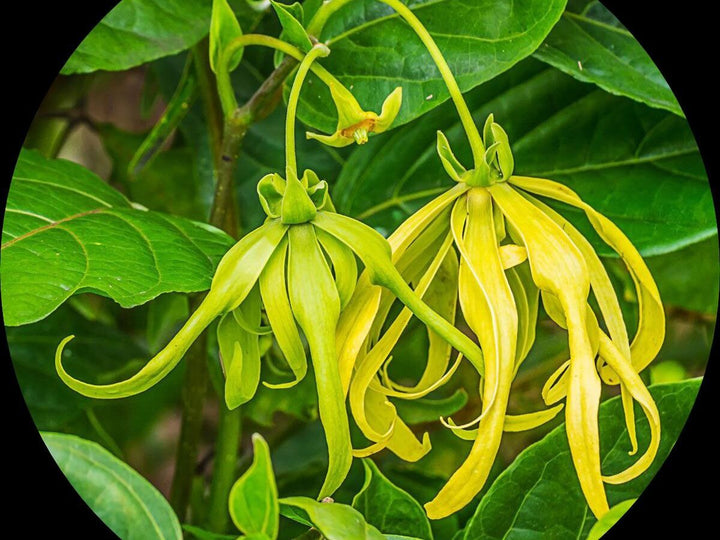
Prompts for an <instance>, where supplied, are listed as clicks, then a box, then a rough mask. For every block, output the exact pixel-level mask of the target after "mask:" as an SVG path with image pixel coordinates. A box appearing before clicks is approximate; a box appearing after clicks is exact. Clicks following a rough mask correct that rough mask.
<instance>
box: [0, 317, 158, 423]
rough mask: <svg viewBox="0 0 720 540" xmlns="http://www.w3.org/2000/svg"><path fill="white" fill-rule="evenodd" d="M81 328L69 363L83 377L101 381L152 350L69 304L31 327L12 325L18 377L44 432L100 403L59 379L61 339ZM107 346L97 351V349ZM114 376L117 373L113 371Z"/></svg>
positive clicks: (11, 344) (10, 338)
mask: <svg viewBox="0 0 720 540" xmlns="http://www.w3.org/2000/svg"><path fill="white" fill-rule="evenodd" d="M72 332H77V333H78V337H77V339H76V342H75V343H74V345H76V347H74V348H73V354H72V356H71V357H69V358H68V359H67V363H68V365H69V366H70V368H71V369H72V371H73V373H78V374H79V376H81V377H82V378H83V379H88V380H96V378H97V377H102V376H103V375H106V374H108V373H112V372H113V371H115V372H116V371H117V370H119V369H120V370H122V369H124V368H125V367H126V366H127V367H129V369H131V370H133V369H135V368H136V366H134V365H132V366H130V365H128V362H129V360H131V359H144V357H145V356H146V355H147V352H146V351H145V350H143V349H142V348H140V347H138V346H137V345H136V344H135V343H134V342H133V341H132V340H130V339H128V336H127V334H124V333H122V332H119V331H118V330H116V329H114V328H111V327H108V326H106V325H104V324H100V323H97V322H91V321H88V320H86V319H84V318H83V317H81V316H80V315H78V314H77V312H76V311H75V310H73V309H71V308H69V307H63V308H61V309H60V310H58V311H57V312H56V313H54V314H53V315H52V316H50V317H48V318H47V319H45V320H43V321H41V322H39V323H36V324H32V325H28V326H23V327H19V328H7V332H6V334H7V341H8V346H9V348H10V356H11V358H12V362H13V367H14V368H15V375H16V376H17V379H18V383H19V384H20V389H21V390H22V393H23V398H24V399H25V403H26V404H27V406H28V409H29V410H30V414H31V415H32V417H33V420H34V421H35V424H36V425H37V427H38V429H40V430H53V431H56V430H61V429H63V428H64V426H66V425H67V424H68V423H69V422H71V421H74V420H77V419H78V418H80V417H82V415H83V414H84V412H85V411H86V410H88V409H90V408H92V407H93V406H94V405H95V404H96V402H95V401H93V400H91V399H89V398H86V397H84V396H82V395H80V394H78V393H77V392H74V391H73V390H71V389H70V388H68V386H66V385H65V384H64V383H63V382H62V381H61V380H60V378H59V377H58V375H57V372H56V371H55V364H54V361H53V358H54V355H55V349H56V347H57V344H58V343H59V342H60V340H61V339H62V338H64V337H65V336H67V335H68V334H71V333H72ZM101 345H102V347H103V353H102V355H98V354H97V352H98V347H99V346H101ZM111 376H112V375H111Z"/></svg>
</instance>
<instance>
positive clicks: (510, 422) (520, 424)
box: [450, 403, 565, 441]
mask: <svg viewBox="0 0 720 540" xmlns="http://www.w3.org/2000/svg"><path fill="white" fill-rule="evenodd" d="M564 406H565V405H564V404H562V403H560V404H559V405H555V406H554V407H550V408H549V409H544V410H542V411H536V412H532V413H525V414H506V415H505V425H504V427H503V431H505V432H506V433H517V432H520V431H530V430H531V429H535V428H538V427H540V426H542V425H544V424H547V423H548V422H549V421H550V420H552V419H553V418H555V417H556V416H557V415H558V414H559V413H560V411H562V410H563V407H564ZM450 424H451V425H450V428H451V429H452V432H453V435H455V436H457V437H459V438H460V439H464V440H466V441H474V440H475V439H476V438H477V434H478V430H477V429H457V426H455V425H454V424H453V422H452V420H451V421H450Z"/></svg>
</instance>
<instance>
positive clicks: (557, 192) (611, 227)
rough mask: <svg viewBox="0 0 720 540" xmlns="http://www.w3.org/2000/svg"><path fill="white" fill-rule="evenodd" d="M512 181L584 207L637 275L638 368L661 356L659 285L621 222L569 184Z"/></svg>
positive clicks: (634, 344) (662, 329) (635, 356)
mask: <svg viewBox="0 0 720 540" xmlns="http://www.w3.org/2000/svg"><path fill="white" fill-rule="evenodd" d="M510 182H511V183H513V184H515V185H517V186H518V187H521V188H523V189H525V190H527V191H531V192H533V193H536V194H538V195H542V196H545V197H549V198H552V199H555V200H557V201H561V202H564V203H566V204H569V205H571V206H574V207H576V208H579V209H581V210H583V211H584V212H585V214H586V215H587V217H588V220H589V221H590V224H591V225H592V226H593V228H594V229H595V231H597V233H598V235H600V237H601V238H602V239H603V240H604V241H605V242H606V243H607V244H608V245H609V246H610V247H611V248H613V250H615V252H616V253H617V254H618V255H619V256H620V257H621V258H622V260H623V262H624V263H625V265H626V266H627V268H628V270H629V271H630V275H631V276H632V278H633V282H634V283H635V289H636V291H637V296H638V304H639V321H638V328H637V332H636V333H635V337H634V339H633V341H632V343H631V345H630V351H631V358H632V363H633V365H634V366H635V370H636V371H642V370H643V369H644V368H645V367H646V366H647V365H648V364H649V363H650V362H651V361H652V360H653V359H654V358H655V356H657V353H658V351H659V350H660V347H661V345H662V342H663V340H664V338H665V312H664V310H663V306H662V302H661V300H660V293H659V292H658V289H657V285H656V284H655V281H654V280H653V278H652V275H651V274H650V271H649V270H648V268H647V265H646V264H645V261H643V259H642V257H641V256H640V254H639V253H638V251H637V249H635V246H633V245H632V243H631V242H630V240H628V238H627V236H625V235H624V234H623V232H622V231H621V230H620V229H619V228H618V227H617V225H615V224H614V223H613V222H612V221H610V220H609V219H608V218H606V217H605V216H603V215H602V214H601V213H599V212H597V211H596V210H594V209H593V208H592V207H591V206H590V205H588V204H587V203H585V202H584V201H583V200H582V199H580V197H579V196H578V195H577V194H576V193H575V192H574V191H572V190H571V189H569V188H567V187H566V186H563V185H562V184H559V183H557V182H553V181H551V180H546V179H543V178H528V177H524V176H523V177H517V176H513V177H512V178H511V179H510ZM611 337H612V335H611ZM621 351H622V349H621ZM603 378H605V377H603Z"/></svg>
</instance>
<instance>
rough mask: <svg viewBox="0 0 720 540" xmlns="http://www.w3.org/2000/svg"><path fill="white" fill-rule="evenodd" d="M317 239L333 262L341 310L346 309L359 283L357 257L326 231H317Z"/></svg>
mask: <svg viewBox="0 0 720 540" xmlns="http://www.w3.org/2000/svg"><path fill="white" fill-rule="evenodd" d="M317 237H318V240H319V241H320V245H322V247H323V249H324V250H325V252H326V253H327V254H328V256H329V257H330V261H331V262H332V266H333V274H334V276H335V285H336V286H337V290H338V294H339V295H340V309H341V310H342V309H345V306H347V305H348V302H350V298H351V297H352V294H353V291H354V290H355V284H356V283H357V262H356V261H355V255H354V254H353V252H352V250H351V249H350V248H348V247H347V246H346V245H345V244H343V243H342V242H340V241H339V240H337V239H336V238H335V237H334V236H332V235H329V234H327V233H326V232H324V231H317Z"/></svg>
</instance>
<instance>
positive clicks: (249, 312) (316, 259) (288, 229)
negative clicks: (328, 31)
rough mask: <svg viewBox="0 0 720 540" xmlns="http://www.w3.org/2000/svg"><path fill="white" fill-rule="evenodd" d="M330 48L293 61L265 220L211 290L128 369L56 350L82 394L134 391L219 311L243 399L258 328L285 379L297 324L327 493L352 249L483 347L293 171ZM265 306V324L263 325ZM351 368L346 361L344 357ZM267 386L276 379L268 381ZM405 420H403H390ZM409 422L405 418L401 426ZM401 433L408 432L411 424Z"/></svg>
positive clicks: (295, 348)
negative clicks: (325, 454)
mask: <svg viewBox="0 0 720 540" xmlns="http://www.w3.org/2000/svg"><path fill="white" fill-rule="evenodd" d="M328 53H329V51H328V49H327V48H326V47H325V46H323V45H316V46H315V47H314V48H313V49H312V50H311V51H310V52H309V53H308V55H307V56H306V57H305V59H304V60H303V61H302V63H301V64H300V67H299V68H298V72H297V75H296V77H295V81H294V83H293V87H292V89H291V92H290V97H289V101H288V111H287V125H286V137H287V142H286V152H287V159H286V162H287V163H286V171H285V177H282V176H281V175H279V174H275V173H273V174H269V175H267V176H265V177H264V178H263V179H261V180H260V182H259V183H258V189H257V191H258V195H259V197H260V202H261V204H262V207H263V209H264V210H265V213H266V215H267V219H266V220H265V223H264V224H263V225H262V226H261V227H259V228H257V229H255V230H254V231H252V232H250V233H249V234H247V235H246V236H245V237H243V238H242V239H241V240H240V241H239V242H238V243H237V244H235V246H233V247H232V248H231V249H230V250H229V251H228V252H227V253H226V254H225V256H224V257H223V258H222V260H221V261H220V263H219V265H218V267H217V269H216V272H215V275H214V276H213V280H212V284H211V287H210V291H209V292H208V294H207V296H206V297H205V299H204V300H203V301H202V303H201V305H200V306H199V307H198V309H197V310H196V311H195V312H194V313H193V314H192V315H191V316H190V318H189V319H188V321H187V322H186V323H185V325H184V326H183V327H182V328H181V329H180V331H179V332H178V333H177V335H175V337H173V338H172V340H171V341H170V342H169V343H168V345H167V346H166V347H165V348H164V349H163V350H162V351H160V352H159V353H158V354H157V355H156V356H155V357H154V358H153V359H152V360H150V361H149V362H148V363H147V364H146V365H145V366H144V367H143V368H142V369H141V370H140V371H139V372H138V373H137V374H135V375H134V376H132V377H130V378H129V379H127V380H125V381H122V382H118V383H114V384H108V385H93V384H88V383H86V382H82V381H79V380H77V379H75V378H74V377H72V376H71V375H69V374H68V373H67V372H66V371H65V370H64V368H63V365H62V351H63V347H64V346H65V345H66V344H67V342H68V341H69V340H70V339H71V338H72V336H71V337H69V338H66V339H65V340H63V342H62V343H61V344H60V346H59V347H58V349H57V352H56V358H55V360H56V368H57V371H58V373H59V375H60V377H61V378H62V380H63V381H65V383H66V384H67V385H68V386H70V387H71V388H73V389H75V390H76V391H78V392H80V393H81V394H84V395H86V396H90V397H95V398H121V397H126V396H132V395H135V394H138V393H140V392H142V391H144V390H146V389H148V388H150V387H151V386H152V385H154V384H155V383H157V382H158V381H160V380H161V379H162V378H163V377H165V376H166V375H167V374H168V373H169V372H170V371H171V370H172V369H173V368H174V367H175V366H176V365H177V364H178V362H180V360H181V359H182V357H183V355H184V354H185V352H186V351H187V350H188V348H189V347H190V345H191V344H192V343H193V342H194V341H195V339H196V338H197V337H198V336H199V335H200V333H201V332H202V331H203V330H204V329H205V328H206V327H207V326H208V325H209V324H210V323H211V322H212V321H213V320H214V319H216V318H218V317H220V322H219V324H218V328H217V332H218V342H219V346H220V351H221V355H222V360H223V368H224V373H225V392H224V394H225V401H226V404H227V406H228V407H229V408H235V407H237V406H239V405H241V404H243V403H245V402H247V401H248V400H250V399H251V398H252V397H253V395H254V394H255V391H256V389H257V386H258V384H259V381H260V363H261V362H260V360H261V354H260V346H259V336H261V335H262V334H267V333H268V332H270V331H271V332H272V334H273V335H274V338H275V340H276V341H277V344H278V346H279V348H280V350H281V351H282V353H283V355H284V357H285V359H286V361H287V364H288V366H289V367H290V369H291V371H292V373H293V376H294V377H293V380H291V381H287V382H286V383H283V384H280V385H275V386H276V387H277V386H280V387H288V386H291V385H293V384H295V383H297V382H298V381H300V380H301V379H302V378H303V377H304V376H305V374H306V372H307V357H306V353H305V349H304V346H303V341H302V339H301V332H302V334H303V335H304V336H305V339H306V341H307V344H308V348H309V352H310V357H311V359H312V364H313V370H314V373H315V379H316V385H317V393H318V409H319V415H320V420H321V422H322V424H323V427H324V429H325V436H326V439H327V445H328V451H329V464H328V471H327V475H326V478H325V481H324V484H323V486H322V489H321V491H320V495H319V496H320V498H322V497H326V496H329V495H331V494H332V493H333V492H334V491H335V490H336V489H337V488H338V487H339V486H340V484H341V483H342V481H343V479H344V478H345V476H346V475H347V472H348V470H349V468H350V464H351V461H352V447H351V441H350V430H349V425H348V416H347V412H346V407H345V394H346V389H347V380H345V379H343V374H342V373H341V369H340V367H339V365H338V358H337V352H336V351H337V347H336V331H337V323H338V319H339V317H340V313H341V312H342V311H343V309H344V308H345V306H346V305H347V304H348V302H349V301H350V298H351V296H352V294H353V291H354V288H355V284H356V278H357V261H356V256H357V257H358V258H359V259H360V260H361V261H362V263H363V265H364V267H365V273H366V275H367V276H368V279H369V280H370V282H371V283H373V284H377V285H381V286H383V287H387V288H388V289H389V290H391V291H392V293H393V294H394V295H396V296H397V297H398V298H399V299H400V300H401V301H402V302H404V303H405V304H406V305H408V306H410V307H411V309H412V310H413V312H414V313H415V314H416V315H417V316H418V317H419V318H420V319H421V320H422V321H423V322H425V323H426V324H427V325H429V326H430V327H431V328H433V329H434V331H435V332H437V334H438V335H439V336H442V338H443V339H446V340H448V341H449V342H450V343H452V345H453V346H454V347H455V348H457V349H458V350H460V351H462V352H463V353H464V354H465V355H466V356H467V357H468V358H470V359H471V360H474V361H475V362H479V361H480V358H481V356H482V354H481V352H480V349H479V348H478V347H477V345H476V344H475V343H473V342H472V341H471V340H470V339H469V338H468V337H467V336H465V335H464V334H462V333H461V332H460V331H458V330H457V329H456V328H455V327H454V326H453V325H452V324H451V323H450V322H448V321H447V320H446V319H444V318H443V317H441V316H440V315H438V314H437V313H436V312H434V311H433V310H432V309H431V308H430V307H428V306H427V305H426V304H425V303H423V302H422V300H420V298H419V297H418V296H417V295H416V294H415V293H414V292H413V290H412V289H411V288H410V287H409V286H408V285H407V284H406V283H405V282H404V281H403V279H402V277H401V276H400V274H399V273H398V271H397V270H396V269H395V267H394V266H393V265H392V262H391V257H390V246H389V245H388V243H387V241H386V240H385V239H384V238H383V237H382V236H381V235H380V234H379V233H377V232H376V231H374V230H373V229H371V228H370V227H368V226H366V225H364V224H362V223H360V222H358V221H356V220H354V219H351V218H349V217H346V216H342V215H340V214H337V213H336V212H335V210H334V207H333V204H332V201H331V200H330V197H329V194H328V186H327V183H326V182H325V181H322V180H320V179H319V178H318V176H317V175H316V174H315V173H314V172H313V171H311V170H306V171H305V172H304V174H303V175H302V177H299V175H298V174H297V166H296V158H295V151H294V139H295V131H294V124H295V111H296V109H297V103H298V96H299V93H300V87H301V85H302V81H303V80H304V78H305V75H306V74H307V71H308V69H309V68H310V65H311V63H312V61H313V60H314V59H315V58H317V57H318V56H324V55H327V54H328ZM263 309H264V316H265V318H266V319H267V325H266V326H263V324H262V323H263ZM350 368H351V369H352V366H350ZM269 386H273V385H269ZM392 427H397V429H398V430H402V429H403V427H402V426H400V425H397V426H396V425H395V424H393V425H392ZM405 429H406V430H407V428H405ZM407 436H408V437H409V438H411V439H412V440H413V441H415V439H414V437H413V436H412V434H411V433H409V430H407Z"/></svg>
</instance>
